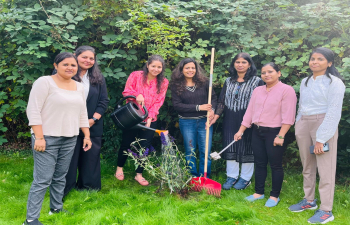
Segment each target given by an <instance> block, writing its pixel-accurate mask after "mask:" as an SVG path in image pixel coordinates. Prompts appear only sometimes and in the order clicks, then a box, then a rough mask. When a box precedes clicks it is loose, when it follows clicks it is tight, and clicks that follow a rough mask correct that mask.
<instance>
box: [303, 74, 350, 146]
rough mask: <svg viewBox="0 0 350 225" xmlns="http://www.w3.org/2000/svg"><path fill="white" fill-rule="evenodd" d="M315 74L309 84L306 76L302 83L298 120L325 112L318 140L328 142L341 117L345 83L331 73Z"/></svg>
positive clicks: (317, 135)
mask: <svg viewBox="0 0 350 225" xmlns="http://www.w3.org/2000/svg"><path fill="white" fill-rule="evenodd" d="M330 77H331V78H332V80H331V79H329V77H327V76H326V75H321V76H317V77H316V79H314V78H313V76H312V77H311V78H310V79H309V81H308V83H307V86H305V82H306V80H307V78H304V79H303V80H302V81H301V84H300V99H299V109H298V115H297V118H296V122H298V120H299V119H300V118H301V117H302V116H303V115H317V114H323V113H325V114H326V115H325V118H324V120H323V122H322V124H321V125H320V126H319V127H318V129H317V132H316V141H317V142H320V143H326V142H327V141H328V140H329V139H331V138H332V137H333V135H334V134H335V132H336V130H337V128H338V124H339V121H340V117H341V112H342V105H343V98H344V93H345V85H344V84H343V82H342V81H341V80H340V79H339V78H338V77H336V76H333V75H331V74H330Z"/></svg>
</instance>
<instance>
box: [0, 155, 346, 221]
mask: <svg viewBox="0 0 350 225" xmlns="http://www.w3.org/2000/svg"><path fill="white" fill-rule="evenodd" d="M128 162H129V161H128ZM114 170H115V168H114V167H113V165H108V163H106V162H104V161H103V163H102V190H101V191H100V192H87V191H82V192H78V191H76V190H74V191H72V192H71V193H70V194H69V195H68V196H67V198H66V200H65V202H64V208H65V209H67V210H68V211H70V212H72V213H74V214H73V215H66V214H58V215H52V216H49V215H48V211H49V197H48V192H47V193H46V196H45V200H44V203H43V207H42V210H41V217H40V221H41V222H42V223H43V224H57V225H60V224H69V225H71V224H84V225H85V224H88V225H94V224H152V225H153V224H161V225H163V224H172V225H173V224H191V225H192V224H198V225H205V224H307V219H308V218H309V217H311V216H312V215H313V211H306V212H302V213H291V212H290V211H289V210H288V206H289V205H291V204H294V203H296V202H297V201H299V200H300V199H302V197H303V191H302V175H301V174H300V171H293V172H288V171H287V172H286V174H285V182H284V184H283V188H282V193H281V196H280V198H281V202H280V203H279V205H278V206H277V207H274V208H267V207H265V206H264V204H265V201H264V200H260V201H256V202H253V203H248V202H246V201H244V197H246V196H248V195H250V194H252V193H253V192H254V188H253V185H251V186H250V187H249V188H247V189H246V190H243V191H237V190H230V191H222V192H221V198H216V197H214V196H210V195H207V194H205V193H204V192H203V193H190V195H189V197H188V198H187V199H183V198H180V197H179V196H177V195H169V192H167V191H163V192H161V193H156V190H157V189H158V186H157V185H155V183H157V182H156V181H154V180H152V179H149V180H150V181H151V185H150V186H147V187H142V186H140V185H139V184H137V183H136V181H135V180H134V172H133V168H132V163H129V164H128V165H127V166H126V169H125V177H126V179H125V180H124V181H118V180H116V179H115V178H114V176H113V173H114ZM32 173H33V158H32V156H31V155H28V154H27V155H23V154H13V155H9V154H0V224H1V225H3V224H4V225H5V224H6V225H11V224H21V223H22V222H23V221H24V219H25V215H26V202H27V197H28V192H29V188H30V185H31V182H32ZM269 176H270V175H269ZM145 177H146V178H149V177H148V176H147V173H145ZM213 180H216V181H218V182H221V183H222V182H224V181H225V174H224V172H220V173H219V176H216V177H213ZM253 184H254V183H253ZM270 184H271V180H270V179H269V180H267V182H266V191H265V195H268V194H269V191H270V190H271V185H270ZM317 198H318V196H317ZM349 209H350V192H349V187H348V186H343V185H337V186H336V192H335V201H334V209H333V213H334V215H335V221H334V222H332V223H329V224H350V222H349V221H350V210H349Z"/></svg>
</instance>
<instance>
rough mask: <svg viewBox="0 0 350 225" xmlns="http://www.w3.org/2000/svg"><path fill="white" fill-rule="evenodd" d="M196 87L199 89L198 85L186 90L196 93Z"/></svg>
mask: <svg viewBox="0 0 350 225" xmlns="http://www.w3.org/2000/svg"><path fill="white" fill-rule="evenodd" d="M196 87H197V85H194V86H191V87H189V86H186V89H187V90H189V91H190V92H194V91H195V90H196Z"/></svg>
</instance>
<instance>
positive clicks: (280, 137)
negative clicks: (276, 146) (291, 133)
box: [276, 134, 284, 139]
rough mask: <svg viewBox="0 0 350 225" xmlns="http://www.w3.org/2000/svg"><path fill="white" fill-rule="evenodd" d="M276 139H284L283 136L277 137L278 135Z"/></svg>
mask: <svg viewBox="0 0 350 225" xmlns="http://www.w3.org/2000/svg"><path fill="white" fill-rule="evenodd" d="M276 137H278V138H279V139H284V137H283V136H279V135H278V134H277V135H276Z"/></svg>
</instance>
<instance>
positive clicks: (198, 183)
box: [190, 48, 221, 197]
mask: <svg viewBox="0 0 350 225" xmlns="http://www.w3.org/2000/svg"><path fill="white" fill-rule="evenodd" d="M214 51H215V49H214V48H212V49H211V60H210V82H209V96H208V104H211V93H212V86H213V69H214V68H213V67H214ZM207 124H209V111H208V113H207ZM208 148H209V128H208V129H207V130H206V137H205V160H204V177H195V178H192V180H191V182H190V185H192V190H193V191H202V190H203V189H204V190H206V192H207V193H208V194H209V195H215V196H218V197H219V196H220V193H221V184H220V183H219V182H216V181H214V180H211V179H209V178H207V171H208V169H207V167H208Z"/></svg>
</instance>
